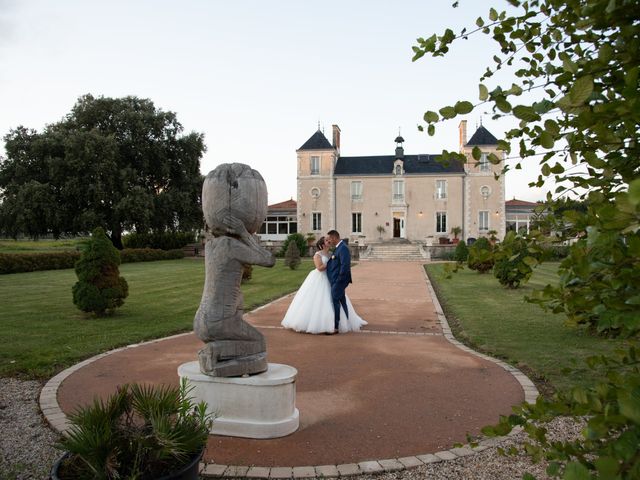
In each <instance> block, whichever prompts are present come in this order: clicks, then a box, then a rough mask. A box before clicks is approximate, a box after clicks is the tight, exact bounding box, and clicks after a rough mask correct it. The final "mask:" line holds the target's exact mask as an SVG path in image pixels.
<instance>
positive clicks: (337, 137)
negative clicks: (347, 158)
mask: <svg viewBox="0 0 640 480" xmlns="http://www.w3.org/2000/svg"><path fill="white" fill-rule="evenodd" d="M331 126H332V127H333V148H335V149H336V150H337V151H338V153H340V127H339V126H338V125H331Z"/></svg>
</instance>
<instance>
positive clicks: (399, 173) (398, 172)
mask: <svg viewBox="0 0 640 480" xmlns="http://www.w3.org/2000/svg"><path fill="white" fill-rule="evenodd" d="M396 175H402V165H396Z"/></svg>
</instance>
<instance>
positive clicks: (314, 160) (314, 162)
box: [311, 157, 320, 175]
mask: <svg viewBox="0 0 640 480" xmlns="http://www.w3.org/2000/svg"><path fill="white" fill-rule="evenodd" d="M319 174H320V157H311V175H319Z"/></svg>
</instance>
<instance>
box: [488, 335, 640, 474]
mask: <svg viewBox="0 0 640 480" xmlns="http://www.w3.org/2000/svg"><path fill="white" fill-rule="evenodd" d="M639 353H640V352H638V350H637V349H636V348H635V347H630V348H629V349H627V350H626V351H624V350H621V351H618V352H617V355H616V356H615V357H608V356H598V357H590V358H589V359H588V360H587V363H588V365H589V367H590V368H591V369H593V370H596V371H598V373H600V375H601V378H602V380H601V381H600V382H599V383H598V384H596V385H594V386H593V387H591V388H583V387H575V388H573V389H571V390H570V391H568V392H561V393H558V394H556V395H555V396H554V397H553V398H552V399H551V400H545V399H543V398H542V397H539V398H538V401H537V402H536V403H535V405H531V404H524V405H522V406H519V407H514V413H513V414H512V415H510V416H508V417H501V419H500V423H499V424H498V425H496V426H492V427H485V428H484V429H483V433H485V434H487V435H505V434H507V433H508V432H509V431H510V430H511V429H512V428H513V427H515V426H521V427H523V428H524V430H525V431H526V432H527V434H528V435H529V437H530V438H531V439H532V440H533V442H529V443H525V444H524V446H523V448H524V450H525V451H526V452H527V454H529V455H530V456H531V457H532V459H533V460H534V461H540V460H542V459H547V460H549V466H548V468H547V473H548V474H549V475H551V476H554V477H561V478H565V479H572V480H582V479H584V480H587V479H592V478H607V479H621V480H623V479H634V478H640V450H639V449H638V445H640V356H639ZM566 415H573V416H579V417H582V418H585V419H586V426H585V428H584V429H583V430H582V435H581V436H580V437H579V438H577V439H575V440H572V441H562V442H560V441H554V440H553V439H551V438H549V437H548V436H547V430H546V428H545V426H544V425H545V422H546V421H548V420H550V419H551V418H553V417H557V416H566ZM507 453H513V454H515V453H517V450H510V451H508V452H507ZM528 478H531V476H529V477H528Z"/></svg>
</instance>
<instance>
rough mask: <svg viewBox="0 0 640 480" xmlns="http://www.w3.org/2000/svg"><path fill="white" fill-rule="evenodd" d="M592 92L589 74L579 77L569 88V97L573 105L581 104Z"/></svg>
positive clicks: (591, 81)
mask: <svg viewBox="0 0 640 480" xmlns="http://www.w3.org/2000/svg"><path fill="white" fill-rule="evenodd" d="M592 92H593V78H592V77H591V76H590V75H586V76H584V77H580V78H578V79H577V80H576V82H575V83H574V84H573V86H572V87H571V90H569V99H570V100H571V104H572V105H574V106H578V105H582V104H583V103H584V102H586V101H587V100H588V99H589V97H590V96H591V93H592Z"/></svg>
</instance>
